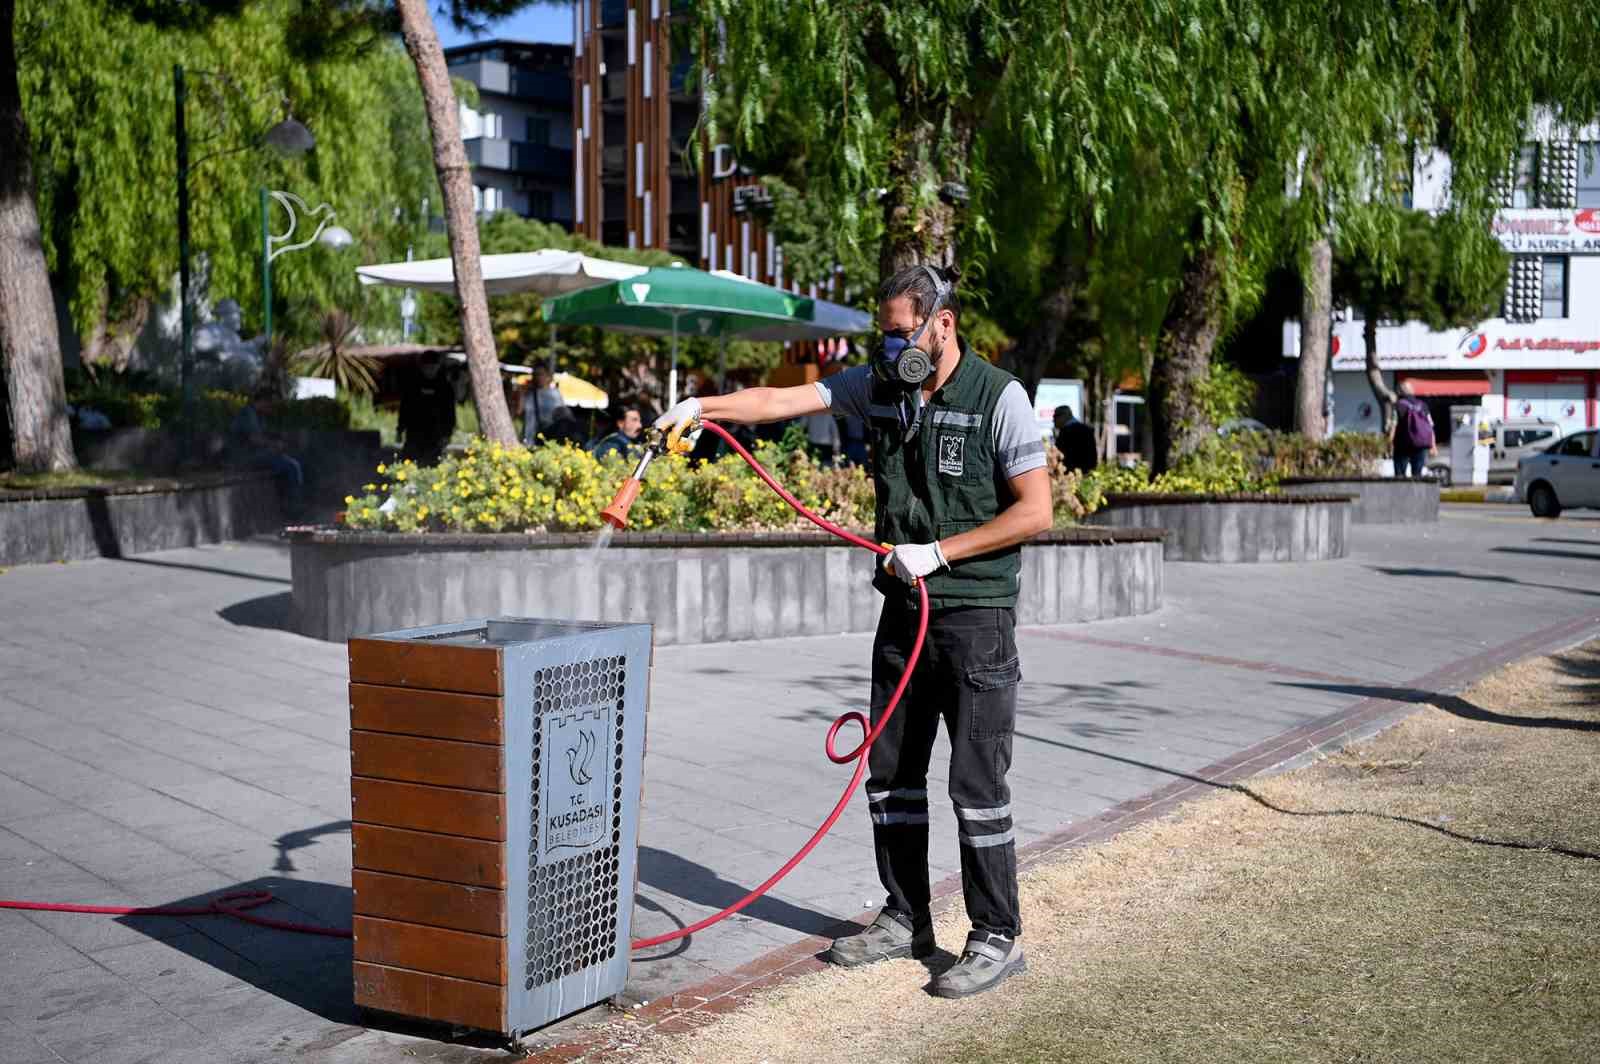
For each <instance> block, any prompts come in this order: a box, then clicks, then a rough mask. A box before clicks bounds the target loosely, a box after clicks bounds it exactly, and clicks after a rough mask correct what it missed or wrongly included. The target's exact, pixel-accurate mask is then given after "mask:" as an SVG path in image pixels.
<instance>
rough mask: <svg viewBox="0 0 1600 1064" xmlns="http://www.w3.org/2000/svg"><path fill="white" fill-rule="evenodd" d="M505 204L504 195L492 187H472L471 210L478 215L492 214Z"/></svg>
mask: <svg viewBox="0 0 1600 1064" xmlns="http://www.w3.org/2000/svg"><path fill="white" fill-rule="evenodd" d="M505 205H506V204H505V193H504V192H502V191H501V190H500V189H498V188H495V187H494V186H493V185H473V186H472V209H473V210H475V211H477V212H478V213H479V214H493V213H494V212H495V211H498V210H500V209H501V208H502V207H504V206H505Z"/></svg>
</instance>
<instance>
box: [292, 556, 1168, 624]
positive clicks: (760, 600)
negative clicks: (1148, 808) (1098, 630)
mask: <svg viewBox="0 0 1600 1064" xmlns="http://www.w3.org/2000/svg"><path fill="white" fill-rule="evenodd" d="M288 539H289V543H290V562H291V568H292V573H293V602H294V619H295V626H296V629H297V630H298V631H299V632H300V633H301V634H303V635H307V636H311V637H313V638H316V639H330V640H342V639H347V638H349V637H350V636H352V635H360V634H364V633H369V632H379V631H389V630H393V629H396V628H406V627H413V626H416V625H421V624H434V623H442V622H446V621H451V620H456V619H459V618H462V617H474V616H533V617H549V618H553V619H580V618H581V619H585V620H604V621H649V622H650V623H651V624H652V625H653V626H654V628H655V640H656V642H657V643H711V642H721V641H725V640H736V639H765V638H773V637H778V636H787V635H824V634H834V633H840V632H866V631H871V630H872V629H873V627H874V626H875V625H876V624H877V617H878V606H879V602H880V601H881V600H880V598H879V596H878V594H877V592H875V591H874V590H873V589H872V586H871V578H872V572H873V566H874V565H875V559H874V558H873V556H872V555H870V554H869V553H868V552H866V551H864V550H861V549H860V548H858V547H851V546H846V545H843V544H841V543H840V542H839V541H838V540H836V539H834V538H833V537H832V536H829V535H828V534H826V533H823V532H820V531H810V532H768V533H738V534H735V533H651V532H623V533H619V534H618V535H617V537H616V539H615V540H614V541H613V543H612V546H611V547H610V548H609V549H607V550H604V551H598V552H597V551H595V550H593V549H592V548H593V545H594V543H595V537H594V535H592V534H585V533H556V534H548V535H547V534H534V535H530V534H527V533H472V534H457V533H441V532H428V533H394V532H351V531H342V530H336V529H290V530H289V532H288ZM1161 540H1162V534H1161V533H1160V532H1156V531H1151V530H1149V529H1118V530H1116V531H1112V530H1110V529H1102V528H1071V529H1064V530H1057V531H1055V532H1049V533H1046V534H1045V535H1043V536H1041V537H1039V538H1037V539H1035V540H1033V541H1032V542H1030V543H1029V544H1027V545H1026V546H1024V547H1023V555H1022V586H1021V589H1020V590H1021V596H1020V599H1019V601H1018V603H1017V620H1018V621H1019V622H1020V623H1026V624H1052V623H1061V622H1071V621H1091V620H1100V619H1104V618H1111V617H1128V616H1135V615H1137V614H1142V613H1148V612H1150V611H1152V610H1155V609H1158V608H1159V607H1160V606H1161V601H1162V557H1161Z"/></svg>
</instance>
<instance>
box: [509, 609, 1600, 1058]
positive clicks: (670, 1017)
mask: <svg viewBox="0 0 1600 1064" xmlns="http://www.w3.org/2000/svg"><path fill="white" fill-rule="evenodd" d="M1597 629H1600V614H1595V615H1591V616H1586V617H1580V618H1577V619H1575V620H1571V621H1565V622H1563V623H1561V624H1556V625H1552V626H1550V627H1548V628H1542V629H1540V630H1539V631H1537V632H1533V633H1532V634H1530V635H1526V636H1523V637H1522V638H1520V639H1515V640H1512V641H1511V642H1509V643H1503V644H1501V645H1499V646H1496V647H1491V648H1489V649H1487V650H1484V651H1481V652H1479V653H1477V654H1473V655H1471V656H1470V657H1466V658H1462V659H1460V660H1458V661H1453V662H1451V663H1450V664H1448V665H1445V666H1443V667H1441V668H1438V669H1435V670H1434V671H1432V672H1430V673H1428V674H1427V675H1425V676H1419V677H1417V678H1416V679H1415V680H1412V681H1411V682H1410V683H1409V684H1408V685H1406V686H1405V687H1398V688H1389V689H1390V690H1394V691H1396V692H1397V693H1398V692H1402V691H1405V692H1409V691H1417V692H1430V693H1440V692H1442V691H1445V690H1446V689H1448V688H1451V687H1459V686H1464V685H1466V684H1468V683H1470V682H1472V681H1473V680H1476V679H1478V678H1479V677H1481V676H1483V675H1485V674H1487V673H1489V672H1491V671H1493V670H1494V669H1497V668H1499V667H1500V666H1502V665H1506V664H1509V663H1510V662H1513V661H1516V660H1518V659H1520V658H1523V657H1526V656H1528V655H1529V654H1532V653H1535V652H1542V653H1550V652H1553V651H1554V650H1557V649H1560V648H1562V647H1565V646H1570V645H1572V643H1573V642H1575V641H1578V640H1580V639H1581V638H1588V637H1589V636H1590V635H1591V634H1592V633H1594V632H1595V631H1596V630H1597ZM1035 634H1039V633H1035ZM1052 635H1053V633H1052ZM1059 637H1060V638H1065V639H1068V640H1071V641H1073V642H1083V643H1091V644H1094V645H1099V646H1109V647H1115V648H1117V649H1126V650H1137V651H1142V652H1145V653H1152V654H1159V655H1163V656H1168V657H1184V658H1191V659H1195V660H1200V661H1205V662H1207V663H1210V664H1218V665H1227V666H1232V667H1238V668H1248V669H1251V670H1252V671H1260V672H1268V673H1273V674H1277V675H1284V676H1297V677H1301V678H1305V679H1316V680H1323V681H1329V682H1336V683H1350V682H1352V681H1351V679H1350V678H1349V677H1339V676H1328V675H1324V674H1322V673H1314V672H1307V671H1305V670H1300V669H1292V668H1288V667H1283V666H1275V665H1272V664H1270V663H1268V662H1253V661H1248V660H1244V659H1236V658H1224V657H1214V656H1210V655H1202V654H1190V653H1188V652H1185V651H1176V650H1172V649H1170V648H1167V647H1158V646H1150V645H1145V644H1140V643H1127V642H1118V641H1115V640H1109V639H1096V638H1092V637H1085V636H1077V635H1072V634H1069V633H1061V635H1060V636H1059ZM1356 682H1358V683H1361V686H1364V687H1365V686H1370V687H1375V688H1380V689H1382V688H1384V686H1385V685H1382V684H1369V683H1364V682H1360V681H1356ZM1418 705H1419V702H1418V701H1413V700H1410V699H1391V698H1383V697H1379V696H1374V697H1369V698H1364V699H1362V700H1361V701H1359V702H1356V703H1353V704H1352V705H1349V706H1346V707H1345V708H1344V709H1341V710H1336V711H1335V712H1333V713H1329V714H1327V715H1325V716H1322V717H1318V718H1316V719H1315V720H1310V721H1307V722H1306V723H1304V724H1301V725H1298V726H1297V727H1294V728H1291V729H1289V730H1288V731H1286V732H1281V733H1280V734H1278V735H1275V736H1273V737H1272V738H1270V739H1266V740H1263V741H1262V742H1259V743H1256V744H1255V745H1254V746H1250V747H1247V748H1245V749H1243V750H1240V751H1239V752H1238V753H1235V754H1232V755H1231V756H1229V757H1226V758H1224V759H1223V760H1221V761H1218V762H1215V763H1214V764H1211V765H1207V766H1206V767H1204V768H1201V769H1198V770H1196V771H1195V772H1193V773H1184V774H1181V775H1182V778H1180V779H1177V780H1174V781H1173V782H1172V783H1169V784H1167V785H1166V786H1164V787H1159V788H1157V789H1156V790H1154V791H1150V792H1148V793H1146V794H1143V795H1140V796H1139V797H1137V798H1130V799H1129V800H1127V801H1125V802H1119V803H1118V804H1116V805H1114V806H1112V807H1111V808H1109V809H1107V810H1105V811H1104V812H1102V813H1100V814H1098V815H1097V816H1094V817H1091V818H1090V819H1088V820H1086V821H1083V822H1082V823H1080V824H1074V825H1072V826H1071V827H1068V828H1064V829H1062V830H1061V831H1058V832H1055V833H1054V834H1051V835H1049V836H1046V837H1045V838H1042V839H1039V840H1038V841H1036V842H1033V843H1030V844H1029V845H1027V846H1024V847H1022V848H1020V849H1019V850H1018V851H1017V865H1018V867H1019V868H1025V867H1029V866H1032V865H1037V864H1039V863H1041V862H1043V861H1045V860H1047V859H1049V858H1050V857H1052V856H1054V855H1055V854H1058V853H1059V852H1060V851H1062V850H1066V849H1071V848H1074V847H1082V846H1088V845H1092V844H1094V843H1097V842H1103V841H1105V840H1106V839H1109V838H1111V837H1112V836H1114V835H1117V834H1118V833H1120V832H1123V831H1126V830H1127V829H1128V828H1131V827H1134V826H1136V825H1138V824H1143V823H1146V822H1148V821H1151V820H1155V819H1158V818H1160V817H1162V816H1165V815H1166V814H1168V813H1170V812H1172V811H1173V810H1174V809H1175V808H1176V807H1177V806H1178V805H1179V804H1181V803H1183V802H1185V801H1188V800H1189V799H1191V798H1195V797H1198V796H1200V795H1202V794H1206V793H1209V792H1212V791H1215V790H1217V789H1218V788H1219V787H1223V786H1226V785H1227V784H1229V783H1233V782H1236V781H1238V780H1241V779H1244V778H1246V777H1249V776H1253V775H1257V774H1259V773H1262V772H1267V771H1270V770H1271V769H1274V768H1277V767H1278V766H1281V765H1284V764H1286V763H1287V762H1290V761H1292V760H1294V759H1296V758H1298V757H1301V756H1302V755H1305V754H1308V753H1310V752H1312V751H1315V750H1320V749H1326V748H1328V747H1330V746H1335V745H1341V744H1342V743H1343V742H1346V741H1348V740H1349V738H1350V737H1351V736H1353V735H1356V734H1359V733H1363V732H1366V731H1371V730H1378V729H1381V728H1383V727H1386V726H1388V725H1389V724H1391V723H1394V722H1395V721H1398V720H1399V719H1401V718H1403V717H1405V716H1409V715H1410V714H1412V713H1414V712H1416V711H1417V708H1418ZM933 896H934V898H935V899H936V903H937V902H942V903H943V905H950V904H955V903H956V901H957V899H959V898H960V896H961V877H960V876H959V875H956V876H950V877H948V878H946V879H944V880H943V881H941V882H940V883H939V884H937V885H936V886H935V887H934V890H933ZM851 922H853V923H857V924H860V925H862V926H865V925H866V924H867V923H868V922H869V921H868V918H867V917H866V916H865V915H863V916H861V917H859V918H857V919H856V920H854V921H851ZM827 945H828V940H827V939H825V938H821V937H815V936H814V937H810V938H806V939H803V940H801V941H799V942H796V943H794V944H793V945H790V946H785V947H783V948H781V949H777V950H773V951H772V952H771V953H767V954H764V955H762V956H760V957H757V958H756V959H755V960H753V961H751V962H750V963H748V964H745V965H743V966H741V967H739V968H737V969H735V970H734V971H732V972H729V973H727V974H726V975H721V976H718V977H717V978H715V979H710V980H707V981H705V982H702V983H697V984H695V985H694V986H690V987H685V988H684V989H682V990H679V991H677V992H675V993H673V994H671V995H669V996H667V997H664V998H658V999H657V1000H655V1001H652V1002H650V1004H648V1005H645V1006H643V1007H641V1008H638V1009H635V1010H634V1011H632V1012H631V1013H629V1014H628V1015H630V1016H632V1017H633V1018H634V1019H635V1020H636V1021H637V1022H638V1029H637V1037H639V1038H644V1037H648V1036H651V1035H658V1034H670V1033H674V1032H679V1031H684V1030H688V1029H690V1028H692V1027H695V1026H698V1025H700V1024H702V1023H704V1022H706V1021H707V1020H709V1019H711V1018H712V1017H715V1016H718V1015H721V1014H723V1013H727V1012H731V1011H733V1010H734V1009H736V1008H738V1007H739V1006H740V1005H742V1004H743V1003H744V1002H745V999H746V998H747V997H748V996H749V994H750V993H752V992H753V991H756V990H760V989H762V988H764V987H768V986H772V985H774V984H777V983H781V982H783V981H785V980H788V979H792V978H794V977H795V976H798V975H806V974H809V973H811V972H817V971H821V970H822V969H824V968H826V967H827V964H825V963H824V962H823V961H822V960H820V959H819V958H818V954H819V953H820V952H821V951H822V950H823V949H824V948H826V947H827ZM617 1034H618V1030H617V1027H616V1026H615V1025H610V1026H608V1027H607V1028H606V1029H604V1030H601V1029H596V1030H595V1031H593V1032H590V1033H587V1034H586V1035H585V1036H583V1037H580V1038H578V1039H576V1040H574V1041H572V1042H569V1043H566V1044H563V1045H558V1046H551V1047H548V1048H543V1049H535V1050H533V1051H532V1053H531V1055H530V1056H529V1057H528V1060H529V1061H530V1062H531V1064H572V1062H576V1061H582V1060H584V1059H586V1058H588V1057H589V1055H590V1054H593V1053H597V1052H599V1053H603V1052H605V1051H606V1050H607V1049H609V1048H611V1047H612V1046H613V1045H614V1043H615V1040H616V1035H617Z"/></svg>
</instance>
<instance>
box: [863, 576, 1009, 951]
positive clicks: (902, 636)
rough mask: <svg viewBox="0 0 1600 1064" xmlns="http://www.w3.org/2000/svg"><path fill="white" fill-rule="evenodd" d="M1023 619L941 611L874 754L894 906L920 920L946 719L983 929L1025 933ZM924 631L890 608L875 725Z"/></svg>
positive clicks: (874, 799)
mask: <svg viewBox="0 0 1600 1064" xmlns="http://www.w3.org/2000/svg"><path fill="white" fill-rule="evenodd" d="M1015 629H1016V611H1014V610H1011V609H1000V608H996V607H992V606H970V607H962V608H955V609H944V610H935V611H933V614H932V616H931V617H929V619H928V637H927V641H926V643H925V644H924V645H923V648H922V658H921V660H920V661H918V663H917V671H916V673H915V674H914V675H913V676H912V677H911V683H910V684H909V685H908V686H907V688H906V693H905V697H904V698H902V699H901V701H900V705H899V707H898V708H897V709H896V710H895V711H894V716H893V717H891V718H889V724H888V726H887V727H885V728H884V729H883V734H882V735H881V736H879V737H878V741H877V742H876V743H874V744H873V745H872V752H871V754H870V755H869V756H868V760H867V767H868V770H869V774H868V777H867V802H868V805H869V808H870V809H871V812H872V839H873V845H874V848H875V849H876V851H877V857H878V876H879V878H880V879H882V880H883V887H884V889H885V890H887V891H888V892H889V898H888V902H887V905H886V908H888V909H889V910H891V911H893V912H897V913H901V914H904V915H906V916H908V917H912V918H914V919H915V920H917V921H920V920H922V919H923V918H924V916H925V914H926V913H927V911H928V902H929V898H928V895H929V888H928V762H929V759H930V758H931V757H932V755H933V739H934V735H935V733H936V732H937V731H938V728H939V720H940V718H941V717H942V718H943V719H944V725H945V730H946V732H947V734H948V735H949V737H950V747H951V750H950V801H951V802H952V803H953V804H954V806H955V812H956V826H957V830H958V832H959V836H960V842H961V891H962V895H963V897H964V898H965V900H966V903H967V916H968V917H969V918H970V919H971V920H972V926H973V927H974V928H976V929H978V930H980V931H993V932H996V933H997V934H1002V935H1011V936H1015V935H1017V934H1018V933H1019V932H1020V931H1021V930H1022V923H1021V913H1020V912H1019V908H1018V904H1017V848H1016V843H1015V842H1013V841H1012V831H1011V788H1010V787H1008V786H1007V785H1006V770H1007V769H1009V768H1010V767H1011V737H1012V732H1013V730H1014V728H1015V725H1016V716H1017V683H1018V682H1019V681H1020V680H1021V679H1022V673H1021V670H1020V668H1019V667H1018V664H1017V642H1016V634H1015ZM916 634H917V610H916V608H915V607H914V606H910V605H905V604H901V603H898V602H895V601H892V600H890V601H886V602H885V604H884V607H883V612H882V614H880V615H879V617H878V635H877V638H876V639H875V640H874V641H873V644H872V722H873V724H874V725H876V724H877V722H878V720H879V719H880V718H881V717H882V715H883V710H884V707H885V706H886V705H888V702H889V696H890V695H892V694H893V693H894V688H895V684H896V683H898V682H899V680H900V674H901V673H902V672H903V671H904V670H905V664H906V658H907V657H908V656H909V655H910V653H911V646H912V643H913V642H915V640H916Z"/></svg>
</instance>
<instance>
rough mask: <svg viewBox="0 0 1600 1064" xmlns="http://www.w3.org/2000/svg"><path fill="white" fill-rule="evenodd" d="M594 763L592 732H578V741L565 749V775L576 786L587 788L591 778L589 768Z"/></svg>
mask: <svg viewBox="0 0 1600 1064" xmlns="http://www.w3.org/2000/svg"><path fill="white" fill-rule="evenodd" d="M593 762H594V732H592V731H588V730H583V731H580V732H578V739H577V741H576V742H574V743H573V744H572V745H571V746H569V747H567V775H569V776H571V777H572V782H573V783H576V784H577V785H578V786H580V787H583V786H587V785H588V783H589V780H590V779H591V778H592V777H591V776H590V775H589V766H590V764H592V763H593Z"/></svg>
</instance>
